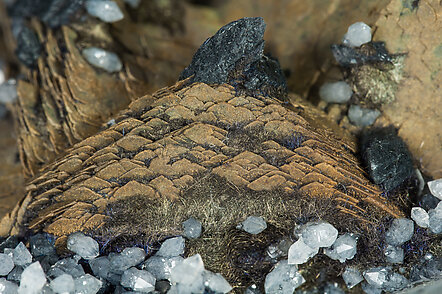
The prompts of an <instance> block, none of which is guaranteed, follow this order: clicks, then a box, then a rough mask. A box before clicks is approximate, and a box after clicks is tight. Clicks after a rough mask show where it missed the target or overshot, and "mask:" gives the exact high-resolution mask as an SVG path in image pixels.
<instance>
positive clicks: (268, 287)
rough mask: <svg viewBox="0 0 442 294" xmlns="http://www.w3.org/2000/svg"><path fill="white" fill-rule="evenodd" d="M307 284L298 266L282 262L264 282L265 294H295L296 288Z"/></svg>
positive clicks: (285, 261)
mask: <svg viewBox="0 0 442 294" xmlns="http://www.w3.org/2000/svg"><path fill="white" fill-rule="evenodd" d="M304 283H305V279H304V277H303V276H302V275H301V274H300V273H299V272H298V267H297V266H296V265H292V264H289V263H288V261H287V260H281V261H280V262H278V263H277V264H276V266H275V267H274V269H273V270H272V271H271V272H270V273H268V274H267V276H266V278H265V282H264V289H265V293H267V294H277V293H293V292H294V291H295V289H296V288H298V287H299V286H301V285H302V284H304Z"/></svg>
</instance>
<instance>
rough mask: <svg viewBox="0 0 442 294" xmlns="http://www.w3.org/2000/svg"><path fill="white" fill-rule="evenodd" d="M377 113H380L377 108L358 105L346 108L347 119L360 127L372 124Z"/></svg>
mask: <svg viewBox="0 0 442 294" xmlns="http://www.w3.org/2000/svg"><path fill="white" fill-rule="evenodd" d="M379 115H381V112H380V111H379V110H377V109H368V108H362V107H360V106H359V105H351V106H350V107H349V109H348V119H349V120H350V121H351V122H352V123H353V124H354V125H357V126H360V127H366V126H369V125H372V124H373V123H374V122H375V120H376V119H377V118H378V117H379Z"/></svg>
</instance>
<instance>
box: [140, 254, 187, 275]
mask: <svg viewBox="0 0 442 294" xmlns="http://www.w3.org/2000/svg"><path fill="white" fill-rule="evenodd" d="M183 260H184V258H183V257H181V256H174V257H170V258H168V257H161V256H152V257H151V258H149V259H148V260H146V262H145V263H144V266H145V267H146V270H148V271H149V272H150V273H152V274H153V275H154V277H155V278H156V279H157V280H168V279H170V272H171V271H172V268H174V267H175V266H176V265H177V264H178V263H180V262H182V261H183Z"/></svg>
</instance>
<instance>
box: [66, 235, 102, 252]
mask: <svg viewBox="0 0 442 294" xmlns="http://www.w3.org/2000/svg"><path fill="white" fill-rule="evenodd" d="M67 248H68V249H69V250H70V251H72V252H75V253H76V254H78V255H80V256H81V257H83V258H84V259H92V258H94V257H97V256H98V254H100V252H99V248H98V243H97V241H95V240H94V239H92V238H91V237H89V236H86V235H84V234H83V233H80V232H77V233H73V234H71V235H69V237H68V240H67Z"/></svg>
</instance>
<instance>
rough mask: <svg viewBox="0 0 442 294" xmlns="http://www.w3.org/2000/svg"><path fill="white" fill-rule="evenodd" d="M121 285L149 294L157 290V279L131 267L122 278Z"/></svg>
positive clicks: (146, 272)
mask: <svg viewBox="0 0 442 294" xmlns="http://www.w3.org/2000/svg"><path fill="white" fill-rule="evenodd" d="M121 285H122V286H124V287H126V288H130V289H132V290H134V291H139V292H143V293H149V292H151V291H153V290H155V277H154V276H153V275H152V274H151V273H149V272H148V271H145V270H138V269H136V268H134V267H131V268H130V269H128V270H126V271H124V273H123V275H122V276H121Z"/></svg>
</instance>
